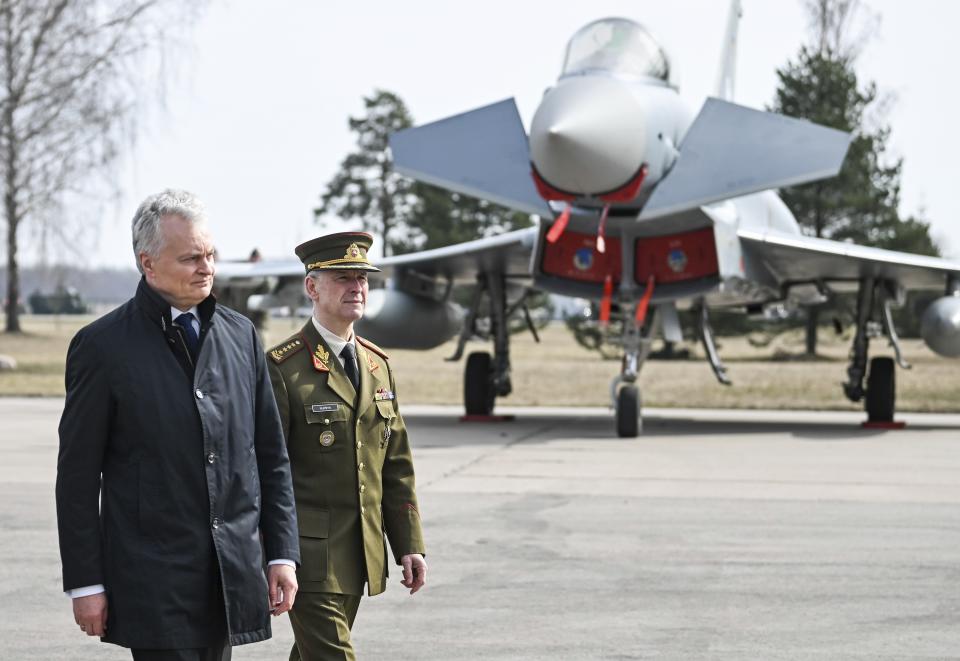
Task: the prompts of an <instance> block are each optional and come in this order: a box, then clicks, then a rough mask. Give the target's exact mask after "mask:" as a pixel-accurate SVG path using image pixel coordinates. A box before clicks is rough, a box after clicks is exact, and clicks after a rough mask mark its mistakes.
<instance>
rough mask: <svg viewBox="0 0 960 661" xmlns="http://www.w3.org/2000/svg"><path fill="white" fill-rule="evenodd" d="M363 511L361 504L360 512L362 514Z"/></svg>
mask: <svg viewBox="0 0 960 661" xmlns="http://www.w3.org/2000/svg"><path fill="white" fill-rule="evenodd" d="M363 512H364V509H363V505H361V506H360V513H361V514H363Z"/></svg>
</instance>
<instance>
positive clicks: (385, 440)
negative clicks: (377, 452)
mask: <svg viewBox="0 0 960 661" xmlns="http://www.w3.org/2000/svg"><path fill="white" fill-rule="evenodd" d="M377 414H378V416H379V418H380V421H381V424H380V449H381V450H383V449H385V448H386V447H387V446H388V445H389V444H390V436H391V434H392V433H393V422H394V418H396V417H397V414H396V413H395V412H394V410H393V402H392V401H389V400H383V401H379V402H377Z"/></svg>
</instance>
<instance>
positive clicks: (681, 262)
mask: <svg viewBox="0 0 960 661" xmlns="http://www.w3.org/2000/svg"><path fill="white" fill-rule="evenodd" d="M667 266H669V267H670V270H671V271H673V272H674V273H682V272H683V270H684V269H685V268H687V253H685V252H684V251H683V250H682V249H680V248H674V249H673V250H671V251H670V253H669V254H668V255H667Z"/></svg>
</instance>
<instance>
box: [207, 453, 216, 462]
mask: <svg viewBox="0 0 960 661" xmlns="http://www.w3.org/2000/svg"><path fill="white" fill-rule="evenodd" d="M216 459H217V455H216V454H214V453H213V452H208V453H207V463H208V464H212V463H213V462H214V461H216Z"/></svg>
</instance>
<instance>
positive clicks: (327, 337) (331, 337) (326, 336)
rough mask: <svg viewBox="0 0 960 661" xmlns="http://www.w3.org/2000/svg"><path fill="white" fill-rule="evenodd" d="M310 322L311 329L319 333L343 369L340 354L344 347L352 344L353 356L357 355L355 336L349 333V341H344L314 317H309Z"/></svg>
mask: <svg viewBox="0 0 960 661" xmlns="http://www.w3.org/2000/svg"><path fill="white" fill-rule="evenodd" d="M310 320H311V321H312V322H313V327H314V328H316V329H317V332H318V333H320V337H322V338H323V341H324V342H326V343H327V346H328V347H330V351H332V352H333V355H334V356H336V357H337V360H339V361H340V366H341V367H343V356H341V355H340V352H341V351H343V348H344V347H345V346H347V345H348V344H352V345H353V355H354V356H356V355H357V336H356V335H355V334H354V333H350V339H349V340H345V339H343V338H342V337H340V336H339V335H337V334H336V333H334V332H333V331H332V330H330V329H329V328H327V327H326V326H324V325H323V324H321V323H320V322H319V321H317V318H316V317H310ZM358 373H359V372H358Z"/></svg>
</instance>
